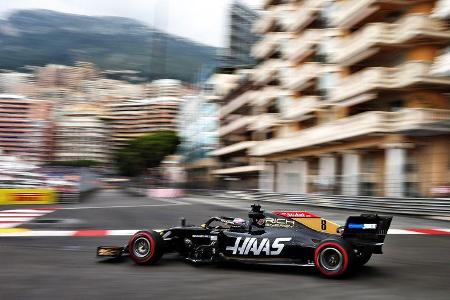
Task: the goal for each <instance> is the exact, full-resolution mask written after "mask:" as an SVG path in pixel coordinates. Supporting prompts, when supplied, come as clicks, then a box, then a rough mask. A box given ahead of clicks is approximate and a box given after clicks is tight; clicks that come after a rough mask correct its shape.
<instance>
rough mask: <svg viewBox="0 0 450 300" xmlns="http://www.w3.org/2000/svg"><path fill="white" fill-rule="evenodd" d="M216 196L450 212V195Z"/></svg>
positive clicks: (403, 211) (389, 210) (367, 208)
mask: <svg viewBox="0 0 450 300" xmlns="http://www.w3.org/2000/svg"><path fill="white" fill-rule="evenodd" d="M210 193H211V194H213V195H215V197H221V198H224V199H235V200H250V201H266V202H276V203H283V204H285V203H288V204H298V205H307V206H308V205H310V206H318V207H326V208H339V209H350V210H358V211H371V212H383V213H390V214H392V213H394V214H406V215H418V216H450V199H449V198H387V197H386V198H385V197H365V196H359V197H355V196H346V195H336V196H329V195H320V194H282V193H262V192H256V191H215V192H212V191H210Z"/></svg>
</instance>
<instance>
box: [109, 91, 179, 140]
mask: <svg viewBox="0 0 450 300" xmlns="http://www.w3.org/2000/svg"><path fill="white" fill-rule="evenodd" d="M182 101H183V100H182V99H181V98H176V97H158V98H150V99H142V100H125V101H122V102H120V103H111V104H108V105H107V106H106V112H105V116H104V118H105V119H106V120H107V121H108V124H109V128H110V130H111V138H112V146H113V149H117V148H120V147H121V146H123V145H125V144H126V142H127V141H128V140H130V139H132V138H136V137H139V136H141V135H145V134H148V133H152V132H155V131H163V130H170V131H177V116H178V109H179V105H180V103H181V102H182Z"/></svg>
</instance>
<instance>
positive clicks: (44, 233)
mask: <svg viewBox="0 0 450 300" xmlns="http://www.w3.org/2000/svg"><path fill="white" fill-rule="evenodd" d="M139 230H142V229H119V230H108V229H88V230H86V229H85V230H30V229H26V228H5V229H0V237H106V236H131V235H133V234H134V233H135V232H137V231H139ZM160 230H161V229H156V230H155V231H160ZM388 234H389V235H410V234H415V235H450V229H447V228H410V229H389V231H388Z"/></svg>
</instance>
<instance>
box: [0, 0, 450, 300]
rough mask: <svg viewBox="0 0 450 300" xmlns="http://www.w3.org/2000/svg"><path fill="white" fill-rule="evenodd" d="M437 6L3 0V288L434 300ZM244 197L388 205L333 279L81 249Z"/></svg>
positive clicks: (303, 206)
mask: <svg viewBox="0 0 450 300" xmlns="http://www.w3.org/2000/svg"><path fill="white" fill-rule="evenodd" d="M449 22H450V0H126V1H125V0H122V1H119V0H114V1H111V0H95V1H92V0H40V1H35V0H14V1H7V0H0V266H1V268H2V270H3V271H2V272H0V299H54V298H55V295H58V296H57V298H58V299H59V298H64V299H66V300H68V299H76V300H78V299H129V298H131V297H133V299H149V297H153V298H155V299H157V298H161V299H181V298H183V299H253V298H255V297H256V298H258V299H268V298H270V299H273V298H274V297H281V298H286V299H287V298H292V297H293V296H298V295H305V296H307V297H308V299H330V298H333V297H336V296H339V297H341V298H345V299H379V298H383V299H408V300H409V299H421V300H422V299H429V300H431V299H446V300H447V299H449V294H450V290H449V285H448V281H449V280H448V278H449V274H450V264H449V263H448V262H449V261H450V239H448V236H449V234H450V229H449V228H450V226H449V221H450V179H449V178H450V176H449V175H450V29H449ZM255 201H256V202H258V203H261V204H262V205H263V208H264V209H265V211H267V212H268V211H280V210H286V211H287V210H290V211H292V210H295V211H299V210H307V211H308V212H310V213H311V214H313V215H317V216H320V217H323V218H326V219H330V220H333V221H334V222H337V223H338V224H340V225H344V224H345V222H346V220H347V218H348V216H350V215H359V214H360V213H365V212H375V213H380V214H388V215H394V216H395V217H394V219H393V223H392V226H391V229H390V230H389V232H388V237H387V239H386V245H385V246H384V251H385V255H382V256H377V257H376V258H374V259H373V260H372V261H371V262H370V264H369V265H367V266H365V267H364V268H362V269H361V272H359V273H356V274H354V275H352V276H351V278H349V280H345V284H343V283H344V281H335V280H326V281H325V280H323V279H322V278H321V277H319V276H318V275H317V274H316V273H314V272H313V271H308V270H305V269H307V268H284V267H282V266H279V267H264V266H260V267H258V268H255V267H253V266H252V267H249V266H246V265H245V266H234V265H233V266H231V265H230V266H228V265H227V266H222V265H221V266H214V267H207V266H205V267H203V266H202V267H197V268H194V267H192V266H191V265H186V264H183V263H181V262H177V261H176V260H177V259H176V256H173V255H172V256H171V255H170V254H169V255H166V256H165V257H164V259H163V260H161V262H160V265H157V266H154V267H148V268H139V267H137V266H134V265H133V263H132V262H131V261H130V260H113V261H103V260H97V259H96V257H95V249H96V247H97V246H99V245H119V246H120V245H125V244H126V242H127V240H128V239H129V236H130V235H132V234H133V233H135V232H136V231H138V230H141V229H143V228H146V229H152V228H155V229H157V228H170V227H172V226H176V225H177V224H180V218H181V217H183V218H185V220H186V219H187V220H188V221H187V222H188V224H202V223H203V222H204V221H205V220H207V219H208V218H210V217H211V216H217V215H226V216H233V217H235V216H236V217H242V218H247V217H248V210H249V207H250V205H251V204H252V203H255ZM445 261H447V263H445ZM112 262H116V263H122V265H117V264H113V263H112ZM445 278H447V280H446V279H445ZM143 282H145V284H142V283H143ZM305 291H308V292H305ZM130 296H131V297H130Z"/></svg>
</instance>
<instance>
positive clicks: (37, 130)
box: [0, 94, 53, 164]
mask: <svg viewBox="0 0 450 300" xmlns="http://www.w3.org/2000/svg"><path fill="white" fill-rule="evenodd" d="M51 110H52V105H51V103H50V102H48V101H44V100H32V99H28V98H25V97H23V96H18V95H9V94H0V149H2V150H3V152H4V153H5V154H7V155H12V156H18V157H20V158H21V159H23V160H24V161H28V162H30V163H34V164H43V163H46V162H48V161H50V160H51V159H52V154H53V124H52V122H51V119H50V116H51Z"/></svg>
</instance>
